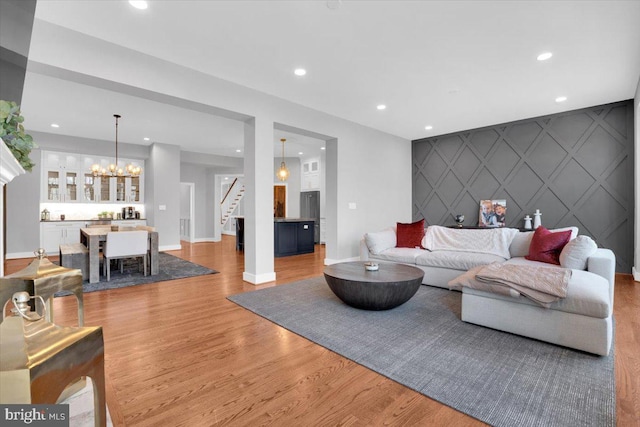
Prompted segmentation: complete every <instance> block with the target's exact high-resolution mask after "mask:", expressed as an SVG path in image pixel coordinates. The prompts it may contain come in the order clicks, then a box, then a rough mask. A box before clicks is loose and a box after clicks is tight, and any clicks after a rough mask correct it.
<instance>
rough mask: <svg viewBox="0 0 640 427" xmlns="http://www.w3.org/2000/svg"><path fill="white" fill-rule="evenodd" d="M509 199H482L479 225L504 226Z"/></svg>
mask: <svg viewBox="0 0 640 427" xmlns="http://www.w3.org/2000/svg"><path fill="white" fill-rule="evenodd" d="M506 213H507V201H506V200H504V199H498V200H480V212H479V215H478V226H479V227H504V226H505V224H506Z"/></svg>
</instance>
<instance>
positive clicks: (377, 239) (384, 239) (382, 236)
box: [364, 228, 396, 255]
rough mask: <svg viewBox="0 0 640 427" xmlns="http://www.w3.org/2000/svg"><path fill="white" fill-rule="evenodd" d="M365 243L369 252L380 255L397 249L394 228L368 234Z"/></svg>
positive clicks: (365, 236)
mask: <svg viewBox="0 0 640 427" xmlns="http://www.w3.org/2000/svg"><path fill="white" fill-rule="evenodd" d="M364 241H365V243H366V244H367V248H369V252H371V253H372V254H374V255H378V254H379V253H381V252H383V251H386V250H387V249H389V248H395V247H396V232H395V230H393V228H387V229H385V230H382V231H378V232H375V233H367V234H365V235H364Z"/></svg>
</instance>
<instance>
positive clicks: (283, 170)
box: [276, 138, 289, 181]
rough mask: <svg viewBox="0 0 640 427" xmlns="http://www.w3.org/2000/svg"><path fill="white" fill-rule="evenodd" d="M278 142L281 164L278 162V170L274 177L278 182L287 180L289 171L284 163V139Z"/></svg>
mask: <svg viewBox="0 0 640 427" xmlns="http://www.w3.org/2000/svg"><path fill="white" fill-rule="evenodd" d="M280 141H282V162H280V169H278V173H276V176H277V177H278V179H279V180H280V181H286V180H287V178H289V169H287V165H286V164H285V163H284V142H285V141H286V139H285V138H282V139H281V140H280Z"/></svg>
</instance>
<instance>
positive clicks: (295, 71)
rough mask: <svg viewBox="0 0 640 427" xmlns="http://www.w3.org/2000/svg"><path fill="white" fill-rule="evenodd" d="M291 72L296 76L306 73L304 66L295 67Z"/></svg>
mask: <svg viewBox="0 0 640 427" xmlns="http://www.w3.org/2000/svg"><path fill="white" fill-rule="evenodd" d="M293 74H295V75H296V76H304V75H305V74H307V70H305V69H304V68H296V69H295V70H294V72H293Z"/></svg>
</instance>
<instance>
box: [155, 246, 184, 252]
mask: <svg viewBox="0 0 640 427" xmlns="http://www.w3.org/2000/svg"><path fill="white" fill-rule="evenodd" d="M180 249H182V245H164V246H160V247H158V251H161V252H162V251H179V250H180Z"/></svg>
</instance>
